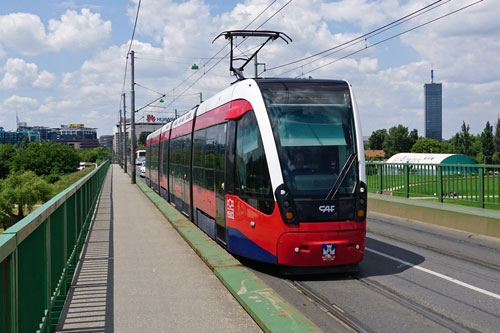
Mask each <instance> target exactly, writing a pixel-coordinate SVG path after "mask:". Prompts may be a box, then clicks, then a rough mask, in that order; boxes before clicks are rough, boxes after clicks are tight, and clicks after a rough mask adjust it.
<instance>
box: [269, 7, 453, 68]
mask: <svg viewBox="0 0 500 333" xmlns="http://www.w3.org/2000/svg"><path fill="white" fill-rule="evenodd" d="M451 1H452V0H447V1H446V2H443V3H440V4H438V5H436V6H435V7H431V8H427V9H426V10H424V11H421V12H419V11H420V10H422V9H424V8H422V9H420V10H418V11H415V12H413V13H412V14H409V15H407V16H405V17H403V18H401V19H398V20H396V21H394V22H392V23H390V24H387V25H385V26H383V27H381V28H378V29H375V30H373V31H371V32H370V33H368V34H365V35H363V36H360V37H357V38H354V39H352V40H350V41H347V42H345V43H342V44H340V45H337V46H335V47H332V48H330V49H328V50H326V51H331V50H334V51H332V52H328V53H324V52H326V51H322V52H319V53H317V54H316V55H312V56H309V57H305V58H303V59H300V60H297V61H294V62H291V63H288V64H286V65H282V66H277V67H273V68H269V69H267V71H269V70H272V69H276V68H281V67H284V66H287V65H290V64H294V63H297V62H300V61H304V60H307V59H310V58H312V57H314V56H317V55H320V54H321V57H319V58H317V59H314V60H311V61H308V62H306V63H304V64H302V65H300V66H298V67H294V68H292V69H289V70H287V71H285V72H281V73H280V74H278V75H277V76H283V75H285V74H288V73H290V72H293V71H295V70H297V69H299V68H301V69H302V72H303V69H304V66H307V65H310V64H312V63H314V62H316V61H319V60H321V59H323V58H326V57H329V56H331V55H332V54H335V53H339V52H340V51H343V50H345V49H348V48H350V47H353V46H354V45H356V44H359V43H362V42H365V48H366V46H367V45H366V43H367V41H368V39H369V38H373V37H375V36H378V35H380V34H382V33H384V32H386V31H388V30H390V29H392V28H395V27H396V26H398V25H401V24H404V23H406V22H408V21H410V20H412V19H414V18H416V17H418V16H420V15H423V14H425V13H428V12H430V11H432V10H434V9H437V8H438V7H441V6H443V5H445V4H447V3H448V2H451ZM437 2H439V1H437ZM437 2H435V3H434V4H436V3H437ZM426 7H429V6H426ZM413 14H414V15H413ZM411 15H413V16H411ZM401 20H402V21H401ZM380 29H382V30H380ZM368 35H369V37H365V36H368ZM363 37H365V38H364V39H361V38H363ZM356 53H357V52H356ZM344 58H345V57H343V58H342V59H344ZM265 71H266V70H264V71H262V72H261V73H259V75H261V74H263V73H264V72H265ZM302 75H304V73H302Z"/></svg>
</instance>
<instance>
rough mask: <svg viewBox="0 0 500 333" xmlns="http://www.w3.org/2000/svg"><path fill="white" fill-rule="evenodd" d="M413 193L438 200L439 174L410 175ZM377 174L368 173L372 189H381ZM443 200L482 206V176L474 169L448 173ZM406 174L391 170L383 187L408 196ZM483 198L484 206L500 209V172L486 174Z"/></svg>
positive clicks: (411, 192) (445, 176)
mask: <svg viewBox="0 0 500 333" xmlns="http://www.w3.org/2000/svg"><path fill="white" fill-rule="evenodd" d="M408 178H409V188H408V192H409V196H410V197H413V198H414V197H435V199H434V198H428V200H432V201H437V193H438V177H437V176H435V175H430V174H429V175H417V174H411V175H409V177H408ZM378 182H379V178H378V176H377V175H371V176H367V184H368V189H369V192H372V193H373V192H377V191H378V190H379V183H378ZM442 182H443V188H442V191H443V200H444V202H447V203H453V204H461V205H465V206H473V207H478V206H479V197H480V184H481V183H480V178H479V177H478V175H476V174H473V173H466V174H463V175H457V174H454V175H446V174H444V175H443V177H442ZM404 183H405V177H404V174H388V175H384V177H383V191H384V192H391V193H392V195H393V196H398V197H406V188H405V186H404ZM447 193H448V194H449V193H452V194H453V195H455V194H456V196H455V197H451V198H446V194H447ZM484 202H485V208H489V209H500V179H499V176H498V175H493V174H486V175H485V176H484Z"/></svg>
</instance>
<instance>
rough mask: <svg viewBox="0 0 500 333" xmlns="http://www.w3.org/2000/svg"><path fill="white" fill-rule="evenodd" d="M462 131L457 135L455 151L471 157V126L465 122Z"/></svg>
mask: <svg viewBox="0 0 500 333" xmlns="http://www.w3.org/2000/svg"><path fill="white" fill-rule="evenodd" d="M461 129H462V130H461V132H459V133H457V134H455V144H456V147H455V151H456V152H457V153H458V154H464V155H467V156H471V146H472V138H471V135H470V131H469V130H470V126H469V125H466V124H465V121H463V122H462V128H461Z"/></svg>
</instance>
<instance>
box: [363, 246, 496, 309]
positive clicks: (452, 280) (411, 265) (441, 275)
mask: <svg viewBox="0 0 500 333" xmlns="http://www.w3.org/2000/svg"><path fill="white" fill-rule="evenodd" d="M365 250H366V251H370V252H373V253H375V254H378V255H379V256H382V257H386V258H389V259H392V260H394V261H397V262H400V263H402V264H404V265H406V266H409V267H412V268H416V269H418V270H420V271H422V272H426V273H428V274H431V275H434V276H437V277H439V278H441V279H444V280H447V281H450V282H453V283H456V284H458V285H459V286H462V287H465V288H469V289H471V290H474V291H477V292H480V293H482V294H485V295H488V296H491V297H494V298H496V299H498V300H500V295H498V294H495V293H492V292H491V291H488V290H484V289H481V288H478V287H474V286H473V285H470V284H468V283H465V282H462V281H460V280H457V279H454V278H452V277H449V276H447V275H444V274H441V273H438V272H434V271H431V270H430V269H427V268H423V267H420V266H419V265H414V264H412V263H410V262H408V261H404V260H401V259H398V258H396V257H393V256H390V255H388V254H385V253H382V252H378V251H376V250H372V249H369V248H365Z"/></svg>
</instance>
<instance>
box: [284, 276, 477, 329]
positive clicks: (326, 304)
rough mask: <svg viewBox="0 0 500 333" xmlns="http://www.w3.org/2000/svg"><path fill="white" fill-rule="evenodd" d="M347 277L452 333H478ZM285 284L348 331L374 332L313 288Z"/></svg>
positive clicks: (379, 287) (367, 282)
mask: <svg viewBox="0 0 500 333" xmlns="http://www.w3.org/2000/svg"><path fill="white" fill-rule="evenodd" d="M347 276H348V277H349V278H351V279H352V280H353V281H357V282H359V283H360V284H362V285H363V287H365V288H368V289H370V290H371V291H372V292H375V293H377V294H379V295H382V296H383V297H385V298H387V299H389V300H391V301H393V302H396V303H397V304H399V305H401V306H403V307H405V308H407V309H409V310H411V311H413V312H415V313H418V314H419V315H421V316H423V317H425V318H426V319H428V320H430V321H432V322H434V323H436V324H438V325H439V326H441V327H443V328H445V329H448V330H450V331H452V332H473V333H476V332H479V331H477V330H475V329H472V328H470V327H466V326H463V325H462V324H460V323H457V322H456V321H454V320H453V319H451V318H446V317H444V316H443V315H441V314H439V313H436V312H435V311H433V310H431V309H429V308H427V307H425V306H422V305H420V304H418V303H416V302H414V301H413V300H410V299H408V298H406V297H404V296H403V295H401V294H399V293H397V292H395V291H394V290H391V289H389V288H387V287H386V286H383V285H381V284H379V283H378V282H376V281H372V280H370V279H368V278H364V277H361V276H359V275H356V274H348V275H347ZM287 283H288V284H289V285H290V286H291V287H292V288H293V289H295V290H297V291H298V292H299V293H301V294H302V295H304V297H306V298H307V299H308V300H309V301H310V302H312V303H314V304H316V305H317V306H318V307H319V308H320V309H321V310H322V311H324V312H325V313H326V314H328V315H329V316H330V317H332V318H333V319H335V320H336V321H337V322H339V323H340V324H342V325H343V326H344V327H346V328H347V329H348V330H350V331H352V332H360V333H365V332H366V333H369V332H375V331H376V330H374V329H372V328H370V327H369V325H367V324H366V323H364V322H362V321H361V320H359V319H358V318H356V317H355V316H353V315H352V314H350V313H349V312H348V311H347V310H345V309H343V308H342V307H340V306H339V305H337V304H335V303H332V302H331V301H329V300H327V299H325V296H324V295H323V294H322V293H321V292H319V291H317V290H314V289H313V288H311V287H310V286H308V285H307V284H306V283H305V282H303V281H294V280H287Z"/></svg>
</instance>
